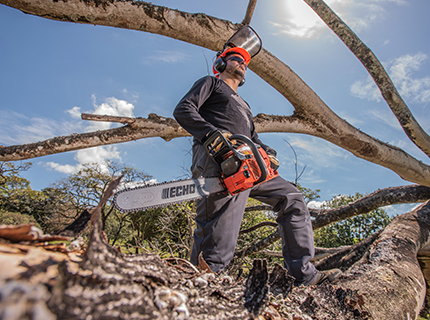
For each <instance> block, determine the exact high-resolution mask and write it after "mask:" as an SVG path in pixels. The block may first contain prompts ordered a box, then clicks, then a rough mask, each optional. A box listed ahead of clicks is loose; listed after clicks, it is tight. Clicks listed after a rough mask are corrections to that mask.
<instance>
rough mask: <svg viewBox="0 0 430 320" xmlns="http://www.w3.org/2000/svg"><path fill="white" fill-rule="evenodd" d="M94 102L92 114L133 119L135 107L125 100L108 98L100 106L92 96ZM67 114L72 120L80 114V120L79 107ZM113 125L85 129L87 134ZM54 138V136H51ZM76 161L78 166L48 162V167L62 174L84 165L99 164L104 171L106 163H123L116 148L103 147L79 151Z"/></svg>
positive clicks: (93, 125)
mask: <svg viewBox="0 0 430 320" xmlns="http://www.w3.org/2000/svg"><path fill="white" fill-rule="evenodd" d="M124 90H125V92H127V90H126V89H124ZM92 101H93V108H94V110H93V111H92V112H90V113H93V114H98V115H111V116H124V117H133V116H134V115H133V109H134V105H133V104H132V103H129V102H127V101H125V100H119V99H117V98H115V97H110V98H107V99H106V100H105V101H104V102H103V103H101V104H100V105H98V104H97V102H96V96H95V95H93V96H92ZM67 112H68V113H69V114H70V115H71V116H72V118H76V116H77V115H78V114H79V118H80V108H79V107H73V108H72V109H70V110H67ZM112 125H113V123H111V122H96V121H93V122H90V123H89V124H88V125H87V127H86V128H85V129H84V130H85V131H86V132H91V131H97V130H106V129H110V128H111V127H112ZM51 136H53V135H51ZM74 159H75V161H76V164H74V165H70V164H65V165H62V164H58V163H55V162H48V163H46V167H48V168H50V169H52V170H55V171H58V172H62V173H67V174H70V173H75V172H77V171H78V170H79V169H80V168H81V167H82V164H84V163H98V164H100V165H101V167H102V169H103V168H104V167H106V170H107V166H106V161H107V160H112V159H117V160H118V161H121V156H120V153H119V151H118V149H117V147H115V146H101V147H94V148H89V149H82V150H78V151H77V152H76V155H75V156H74Z"/></svg>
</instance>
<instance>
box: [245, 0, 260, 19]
mask: <svg viewBox="0 0 430 320" xmlns="http://www.w3.org/2000/svg"><path fill="white" fill-rule="evenodd" d="M256 5H257V0H249V3H248V8H247V9H246V14H245V17H244V18H243V21H242V24H243V25H250V24H251V19H252V15H253V14H254V10H255V6H256Z"/></svg>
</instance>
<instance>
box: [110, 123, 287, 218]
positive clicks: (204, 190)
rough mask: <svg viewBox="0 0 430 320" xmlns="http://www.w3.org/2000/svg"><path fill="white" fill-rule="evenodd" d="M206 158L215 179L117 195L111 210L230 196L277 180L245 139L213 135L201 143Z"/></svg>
mask: <svg viewBox="0 0 430 320" xmlns="http://www.w3.org/2000/svg"><path fill="white" fill-rule="evenodd" d="M203 145H204V147H205V150H206V152H207V154H208V155H209V157H210V158H212V159H213V160H214V161H215V162H216V163H217V164H218V165H219V166H220V167H221V174H220V176H219V177H200V178H196V179H187V180H179V181H172V182H165V183H160V184H152V185H147V186H140V187H135V188H131V189H124V190H120V191H118V192H117V193H116V194H115V196H114V204H115V207H116V208H117V209H118V210H120V211H122V212H129V211H139V210H147V209H151V208H156V207H160V206H167V205H171V204H175V203H181V202H184V201H190V200H195V199H199V198H202V197H208V196H209V195H211V194H217V193H225V194H226V196H234V195H236V194H238V193H240V192H242V191H244V190H247V189H249V188H252V187H254V186H256V185H258V184H260V183H263V182H265V181H268V180H270V179H273V178H274V177H277V176H278V175H279V174H278V171H277V170H276V169H274V168H272V167H271V165H270V159H269V156H268V155H267V153H266V152H265V151H264V149H263V148H261V147H260V146H257V145H255V144H254V143H253V142H252V140H251V139H249V138H248V137H246V136H244V135H241V134H236V135H232V136H231V137H229V139H227V138H226V137H224V135H223V134H222V133H221V132H220V131H215V132H214V133H213V134H211V135H210V137H209V138H208V139H207V140H206V141H205V142H204V144H203Z"/></svg>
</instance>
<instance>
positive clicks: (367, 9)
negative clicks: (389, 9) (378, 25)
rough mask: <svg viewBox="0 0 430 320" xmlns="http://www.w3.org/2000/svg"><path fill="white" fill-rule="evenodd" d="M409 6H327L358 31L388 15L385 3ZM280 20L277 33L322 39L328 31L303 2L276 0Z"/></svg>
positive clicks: (373, 1) (337, 0)
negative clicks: (322, 35) (321, 36)
mask: <svg viewBox="0 0 430 320" xmlns="http://www.w3.org/2000/svg"><path fill="white" fill-rule="evenodd" d="M389 2H392V3H395V4H398V5H403V4H406V3H407V2H406V1H403V0H361V1H352V0H326V3H327V5H328V6H329V7H330V8H331V9H332V10H333V11H334V12H335V13H336V14H337V15H338V16H339V17H340V18H341V19H342V20H343V21H344V22H345V23H346V24H347V25H348V26H349V27H350V28H351V29H353V30H354V31H355V32H359V31H360V30H362V29H364V28H369V27H370V25H371V23H372V22H373V21H375V20H377V19H381V18H382V17H383V16H384V14H385V9H384V8H383V6H382V5H383V4H384V3H389ZM274 7H276V8H277V14H278V17H277V18H276V21H272V22H271V24H272V25H273V26H274V27H275V29H277V30H278V31H277V34H284V35H287V36H289V37H293V38H300V39H311V38H317V37H319V36H320V35H321V34H322V33H323V32H325V31H328V30H329V28H328V27H327V26H326V25H325V23H324V22H323V21H322V20H321V18H320V17H319V16H318V15H317V14H316V13H315V12H314V11H313V10H312V9H311V8H310V7H309V6H308V5H307V4H306V3H305V2H304V1H302V0H289V1H285V0H277V1H275V5H274Z"/></svg>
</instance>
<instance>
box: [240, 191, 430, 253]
mask: <svg viewBox="0 0 430 320" xmlns="http://www.w3.org/2000/svg"><path fill="white" fill-rule="evenodd" d="M428 199H430V188H428V187H425V186H418V185H411V186H400V187H393V188H386V189H381V190H378V191H375V192H373V193H371V194H369V195H367V196H365V197H363V198H361V199H358V200H356V201H354V202H351V203H349V204H347V205H345V206H342V207H339V208H334V209H326V210H317V209H310V210H309V211H310V212H311V214H312V215H316V213H318V215H316V216H317V218H316V219H315V220H313V221H312V226H313V229H314V230H317V229H320V228H322V227H325V226H327V225H329V224H332V223H334V222H337V221H341V220H344V219H347V218H351V217H354V216H357V215H360V214H364V213H368V212H370V211H372V210H375V209H377V208H379V207H382V206H388V205H394V204H402V203H416V202H424V201H427V200H428ZM320 213H322V214H320ZM280 238H281V235H280V234H279V232H278V230H276V231H274V232H273V233H272V234H270V235H269V236H267V237H266V238H264V239H261V240H260V241H258V242H257V243H255V244H254V245H252V246H250V247H249V248H247V249H246V252H244V250H242V251H240V252H237V253H236V256H242V255H243V256H247V255H250V254H253V253H256V252H259V251H261V250H263V249H264V248H267V247H268V246H270V245H271V244H273V243H275V242H276V241H278V240H279V239H280ZM428 252H430V250H429V251H428ZM429 255H430V254H429Z"/></svg>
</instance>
